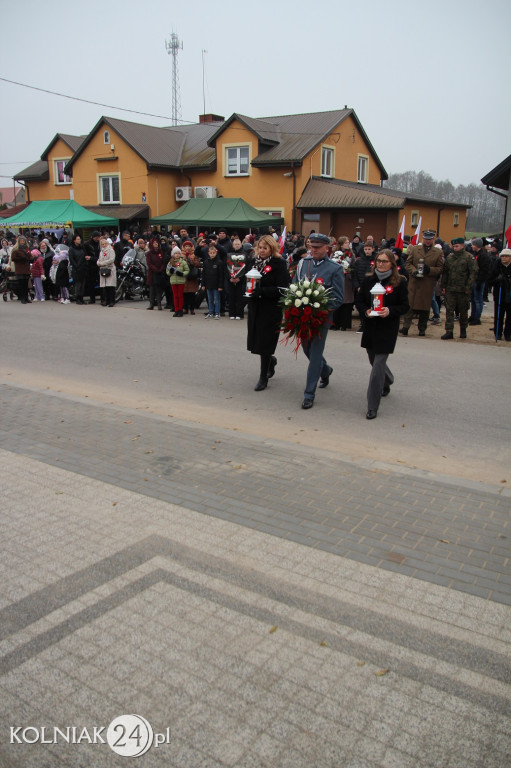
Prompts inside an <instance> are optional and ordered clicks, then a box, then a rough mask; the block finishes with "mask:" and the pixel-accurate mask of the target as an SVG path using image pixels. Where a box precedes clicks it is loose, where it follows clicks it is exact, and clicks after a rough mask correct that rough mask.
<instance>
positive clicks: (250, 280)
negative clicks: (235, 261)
mask: <svg viewBox="0 0 511 768" xmlns="http://www.w3.org/2000/svg"><path fill="white" fill-rule="evenodd" d="M261 277H262V275H261V273H260V272H259V270H258V269H256V268H255V267H252V269H251V270H250V271H249V272H247V274H246V278H247V290H246V292H245V296H252V293H253V291H254V288H255V287H256V284H257V281H258V280H260V279H261Z"/></svg>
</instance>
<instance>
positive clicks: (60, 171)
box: [54, 157, 72, 184]
mask: <svg viewBox="0 0 511 768" xmlns="http://www.w3.org/2000/svg"><path fill="white" fill-rule="evenodd" d="M69 159H70V158H69V157H68V158H67V159H66V160H54V179H55V184H71V182H72V179H71V176H68V175H67V173H64V168H65V165H66V163H67V161H68V160H69Z"/></svg>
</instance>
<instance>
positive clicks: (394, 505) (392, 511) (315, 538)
mask: <svg viewBox="0 0 511 768" xmlns="http://www.w3.org/2000/svg"><path fill="white" fill-rule="evenodd" d="M0 393H1V394H2V404H3V405H4V407H3V408H2V423H1V428H0V447H4V448H8V449H9V450H11V451H16V452H19V453H21V454H23V455H26V456H31V457H33V458H36V459H40V460H42V461H44V462H46V463H48V464H53V465H54V466H59V467H62V468H66V469H69V470H71V471H74V472H78V473H80V474H83V475H85V476H89V477H94V478H96V479H98V480H104V481H105V482H109V483H113V484H115V485H118V486H119V487H122V488H126V489H128V490H133V491H136V492H138V493H142V494H145V495H147V496H151V497H153V498H158V499H163V500H167V501H170V502H173V503H176V504H182V505H184V506H186V507H188V508H189V509H194V510H196V511H199V512H205V513H206V514H210V515H214V516H217V517H221V518H222V519H225V520H231V521H233V522H238V523H241V524H243V525H247V526H250V527H253V528H256V529H257V530H260V531H264V532H266V533H271V534H274V535H277V536H281V537H283V538H285V539H289V540H292V541H296V542H300V543H302V544H305V545H308V546H312V547H315V548H318V549H324V550H326V551H328V552H333V553H335V554H338V555H342V556H344V557H348V558H350V559H354V560H357V561H359V562H365V563H368V564H370V565H375V566H377V567H380V568H384V569H386V570H393V571H396V572H397V573H402V574H404V575H409V576H414V577H415V578H421V579H426V580H428V581H431V582H433V583H435V584H441V585H444V586H448V587H453V588H455V589H458V590H460V591H464V592H468V593H469V594H473V595H479V596H480V597H485V598H490V599H492V600H496V601H498V602H503V603H506V604H507V605H510V604H511V561H510V549H509V541H510V536H511V516H510V512H511V492H510V491H509V490H506V489H500V492H499V490H497V489H496V488H494V487H490V486H482V485H481V484H471V483H469V482H467V481H463V482H462V483H460V481H456V482H454V483H452V482H446V481H445V479H444V478H442V479H438V477H437V476H434V475H432V476H427V474H426V473H420V472H407V473H406V472H404V470H403V472H402V473H398V472H396V471H395V469H390V468H389V467H385V466H383V465H378V464H373V465H368V463H367V462H366V463H364V462H359V463H356V462H353V461H350V462H348V461H343V460H341V459H340V458H339V457H338V456H336V455H335V454H333V453H328V452H322V451H318V450H313V451H312V449H308V448H303V447H300V446H290V445H289V444H285V443H279V442H278V441H274V440H273V441H272V440H267V439H257V438H254V437H247V436H243V435H239V434H237V433H236V432H233V431H227V430H224V431H222V430H219V429H215V428H208V427H204V426H200V425H195V424H191V423H189V422H188V423H187V422H179V421H177V420H176V419H169V418H163V417H161V416H154V415H151V414H148V413H146V412H137V411H135V412H133V411H131V410H128V409H122V408H117V407H115V406H110V405H105V404H101V405H98V404H96V403H87V402H85V401H84V400H83V399H78V398H72V397H65V396H63V395H56V394H50V393H45V392H39V391H35V390H31V389H28V388H23V387H11V386H8V385H5V386H3V387H2V388H1V389H0ZM311 474H313V478H312V477H311Z"/></svg>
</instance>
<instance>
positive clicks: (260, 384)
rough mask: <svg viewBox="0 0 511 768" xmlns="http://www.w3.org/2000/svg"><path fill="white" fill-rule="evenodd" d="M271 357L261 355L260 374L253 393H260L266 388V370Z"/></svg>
mask: <svg viewBox="0 0 511 768" xmlns="http://www.w3.org/2000/svg"><path fill="white" fill-rule="evenodd" d="M270 361H271V355H261V373H260V374H259V381H258V382H257V384H256V385H255V387H254V390H255V392H260V391H261V390H262V389H266V387H267V386H268V369H269V367H270Z"/></svg>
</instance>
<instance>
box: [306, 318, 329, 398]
mask: <svg viewBox="0 0 511 768" xmlns="http://www.w3.org/2000/svg"><path fill="white" fill-rule="evenodd" d="M327 333H328V326H327V325H325V326H324V328H323V329H322V334H321V338H319V336H316V337H315V338H314V339H312V341H308V342H307V343H305V344H302V349H303V351H304V354H305V357H306V358H307V359H308V360H309V367H308V368H307V382H306V384H305V391H304V393H303V395H304V398H306V399H308V400H314V395H315V393H316V387H317V386H318V381H319V378H320V376H325V377H326V376H328V374H329V373H330V366H329V365H328V363H327V361H326V360H325V358H324V357H323V351H324V349H325V344H326V337H327Z"/></svg>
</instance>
